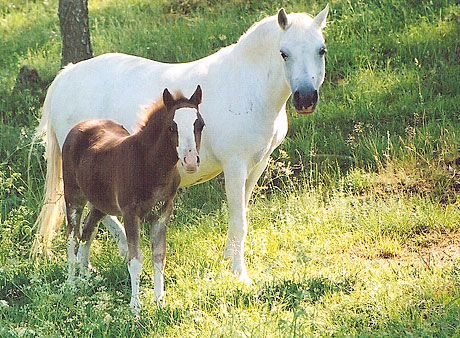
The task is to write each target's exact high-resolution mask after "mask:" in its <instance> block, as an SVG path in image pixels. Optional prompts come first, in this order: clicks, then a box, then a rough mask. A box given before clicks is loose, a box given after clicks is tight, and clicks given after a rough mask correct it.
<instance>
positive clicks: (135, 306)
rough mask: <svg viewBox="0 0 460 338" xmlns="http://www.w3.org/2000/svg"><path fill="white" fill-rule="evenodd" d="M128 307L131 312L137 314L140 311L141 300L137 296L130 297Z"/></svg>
mask: <svg viewBox="0 0 460 338" xmlns="http://www.w3.org/2000/svg"><path fill="white" fill-rule="evenodd" d="M129 308H130V309H131V313H132V314H133V315H135V316H139V313H140V312H141V301H140V300H139V298H137V297H131V302H130V303H129Z"/></svg>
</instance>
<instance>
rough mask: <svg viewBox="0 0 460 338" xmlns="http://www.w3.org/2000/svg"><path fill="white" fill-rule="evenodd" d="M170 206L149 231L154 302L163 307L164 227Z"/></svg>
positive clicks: (169, 212) (169, 213) (167, 219)
mask: <svg viewBox="0 0 460 338" xmlns="http://www.w3.org/2000/svg"><path fill="white" fill-rule="evenodd" d="M171 210H172V204H171V205H170V206H167V207H166V210H165V211H164V213H163V214H162V215H161V216H160V218H159V219H158V220H157V221H156V222H154V223H153V224H152V227H151V229H150V244H151V247H152V265H153V272H154V277H153V278H154V279H153V280H154V287H155V294H154V301H155V302H157V303H158V304H159V305H160V306H162V305H164V301H165V300H164V299H165V282H164V267H165V262H166V227H167V223H168V222H169V217H170V215H171Z"/></svg>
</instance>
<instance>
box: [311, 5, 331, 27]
mask: <svg viewBox="0 0 460 338" xmlns="http://www.w3.org/2000/svg"><path fill="white" fill-rule="evenodd" d="M328 12H329V4H327V5H326V7H324V9H323V10H322V11H321V12H319V13H318V15H317V16H315V18H314V19H313V23H314V24H315V25H316V26H317V27H318V28H319V29H323V28H324V27H326V18H327V13H328Z"/></svg>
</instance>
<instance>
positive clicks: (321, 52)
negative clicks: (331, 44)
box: [319, 47, 327, 56]
mask: <svg viewBox="0 0 460 338" xmlns="http://www.w3.org/2000/svg"><path fill="white" fill-rule="evenodd" d="M326 53H327V49H326V47H321V48H320V49H319V55H321V56H323V55H324V54H326Z"/></svg>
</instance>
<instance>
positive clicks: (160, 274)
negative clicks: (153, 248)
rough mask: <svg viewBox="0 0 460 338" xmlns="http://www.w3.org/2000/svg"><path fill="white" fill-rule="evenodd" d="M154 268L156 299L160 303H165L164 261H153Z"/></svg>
mask: <svg viewBox="0 0 460 338" xmlns="http://www.w3.org/2000/svg"><path fill="white" fill-rule="evenodd" d="M153 270H154V277H153V280H154V287H155V294H154V301H155V302H157V303H159V304H160V305H164V301H165V280H164V265H163V263H162V262H154V263H153Z"/></svg>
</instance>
